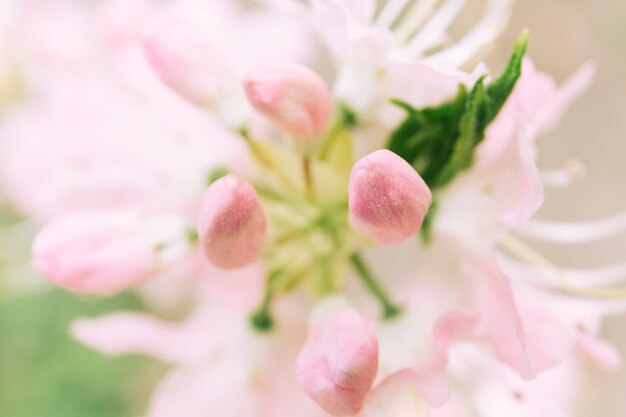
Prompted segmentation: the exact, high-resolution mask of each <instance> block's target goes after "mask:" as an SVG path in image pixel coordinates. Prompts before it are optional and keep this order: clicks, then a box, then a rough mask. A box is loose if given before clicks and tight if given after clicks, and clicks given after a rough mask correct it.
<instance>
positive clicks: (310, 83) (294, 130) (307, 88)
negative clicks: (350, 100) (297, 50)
mask: <svg viewBox="0 0 626 417" xmlns="http://www.w3.org/2000/svg"><path fill="white" fill-rule="evenodd" d="M243 85H244V88H245V90H246V94H247V95H248V99H249V100H250V103H252V105H253V106H254V108H255V109H257V110H258V111H259V112H261V113H262V114H263V115H265V116H266V117H268V118H269V119H270V120H271V121H273V122H274V123H276V124H277V125H278V126H280V127H281V128H282V129H284V130H285V131H286V132H288V133H291V134H292V135H294V136H296V137H297V138H301V139H302V140H305V141H309V140H311V139H315V138H316V137H318V136H319V135H320V134H321V133H322V132H323V131H324V129H325V128H326V126H327V125H328V122H329V120H330V116H331V106H332V99H331V97H330V92H329V90H328V86H327V85H326V83H325V82H324V80H322V79H321V78H320V76H319V75H317V74H316V73H315V72H313V71H311V70H310V69H308V68H306V67H304V66H301V65H296V64H292V63H279V64H266V65H263V66H258V67H255V68H253V69H252V70H250V72H248V74H247V75H246V76H245V78H244V80H243Z"/></svg>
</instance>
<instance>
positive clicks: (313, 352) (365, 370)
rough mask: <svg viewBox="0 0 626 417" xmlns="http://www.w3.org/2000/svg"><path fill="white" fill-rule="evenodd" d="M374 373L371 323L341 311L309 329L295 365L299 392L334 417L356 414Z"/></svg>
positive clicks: (375, 356)
mask: <svg viewBox="0 0 626 417" xmlns="http://www.w3.org/2000/svg"><path fill="white" fill-rule="evenodd" d="M377 370H378V340H377V338H376V329H375V325H374V322H373V321H372V320H371V319H370V318H369V317H367V316H365V315H363V314H361V313H358V312H357V311H354V310H351V309H341V310H339V311H335V312H332V313H330V314H329V316H328V317H326V318H325V319H323V320H322V322H321V323H318V324H316V325H314V326H313V328H312V329H311V331H310V333H309V337H308V339H307V341H306V343H305V345H304V347H303V348H302V351H301V352H300V356H299V358H298V364H297V372H298V381H299V382H300V386H301V387H302V389H303V390H304V391H305V392H306V393H307V394H308V395H309V396H310V397H311V398H312V399H313V400H315V402H317V403H318V404H319V405H320V406H321V407H322V408H324V409H325V410H326V411H327V412H329V413H330V414H332V415H336V416H343V415H348V414H355V413H357V412H358V411H359V410H360V409H361V406H362V404H363V400H364V399H365V395H366V394H367V392H368V391H369V389H370V387H371V386H372V384H373V382H374V378H375V377H376V372H377Z"/></svg>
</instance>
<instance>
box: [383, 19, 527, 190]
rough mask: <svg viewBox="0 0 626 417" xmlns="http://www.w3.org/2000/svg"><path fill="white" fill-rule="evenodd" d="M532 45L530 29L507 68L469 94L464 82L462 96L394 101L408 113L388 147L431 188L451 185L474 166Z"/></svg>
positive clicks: (483, 79) (475, 86)
mask: <svg viewBox="0 0 626 417" xmlns="http://www.w3.org/2000/svg"><path fill="white" fill-rule="evenodd" d="M527 45H528V32H527V31H524V32H522V34H521V35H520V36H519V38H518V40H517V43H516V44H515V48H514V49H513V53H512V54H511V57H510V58H509V62H508V64H507V66H506V68H505V70H504V71H503V72H502V74H501V75H500V76H498V77H497V78H496V79H494V80H493V81H492V82H491V83H490V84H489V85H487V86H486V87H485V85H484V84H485V76H483V77H481V78H480V79H479V80H478V81H477V82H476V84H475V85H474V86H473V88H472V90H471V91H470V92H469V93H468V92H467V89H466V88H465V86H463V85H460V86H459V91H458V93H457V95H456V97H454V98H452V99H450V100H448V101H446V102H444V103H442V104H440V105H438V106H434V107H425V108H422V109H417V108H415V107H413V106H412V105H411V104H410V103H407V102H404V101H401V100H397V99H394V100H391V102H392V103H393V104H394V105H396V106H398V107H400V108H402V109H403V110H404V111H406V113H407V115H406V119H405V120H404V121H403V122H402V123H401V124H400V126H398V128H397V129H396V130H395V131H394V132H393V133H392V134H391V136H390V138H389V140H388V142H387V148H388V149H389V150H391V151H392V152H395V153H396V154H398V155H400V156H401V157H403V158H404V159H405V160H406V161H407V162H409V163H410V164H411V165H412V166H413V167H414V168H415V169H416V170H417V171H418V172H419V173H420V175H421V176H422V177H423V178H424V181H426V183H427V184H428V185H429V187H430V188H431V190H436V189H438V188H442V187H444V186H446V185H447V184H448V183H449V182H450V181H452V179H454V177H455V176H456V175H457V174H458V173H460V172H461V171H463V170H465V169H467V168H469V167H470V166H471V163H472V156H473V153H474V150H475V148H476V146H477V145H478V144H479V143H480V142H481V141H482V140H483V138H484V136H485V131H486V129H487V127H488V126H489V124H490V123H491V122H492V121H493V120H494V119H495V118H496V116H497V115H498V113H499V112H500V110H501V109H502V107H503V106H504V104H505V103H506V100H507V99H508V97H509V96H510V95H511V92H512V91H513V89H514V87H515V84H516V83H517V80H518V79H519V77H520V75H521V72H522V59H523V58H524V55H525V53H526V48H527Z"/></svg>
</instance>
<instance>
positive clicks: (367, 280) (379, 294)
mask: <svg viewBox="0 0 626 417" xmlns="http://www.w3.org/2000/svg"><path fill="white" fill-rule="evenodd" d="M350 262H351V263H352V266H353V267H354V269H355V271H356V272H357V273H358V274H359V277H360V278H361V281H363V284H365V286H366V287H367V289H368V290H369V292H370V293H371V294H372V295H373V296H374V297H376V298H377V299H378V301H379V302H380V304H381V305H382V307H383V311H384V313H383V317H384V319H385V320H390V319H392V318H394V317H395V316H397V315H398V314H400V312H401V311H402V309H401V308H400V307H398V306H396V305H395V304H394V303H393V302H392V301H391V300H390V299H389V297H388V296H387V294H386V293H385V291H384V290H383V288H382V287H381V285H380V284H379V283H378V281H377V280H376V278H375V277H374V275H373V274H372V272H371V271H370V270H369V268H368V267H367V265H366V264H365V261H364V260H363V258H362V257H361V255H359V254H358V253H357V252H355V253H353V254H352V256H350Z"/></svg>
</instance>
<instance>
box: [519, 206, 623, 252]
mask: <svg viewBox="0 0 626 417" xmlns="http://www.w3.org/2000/svg"><path fill="white" fill-rule="evenodd" d="M624 231H626V211H624V212H622V213H619V214H617V215H615V216H611V217H607V218H604V219H600V220H596V221H591V222H585V223H582V222H581V223H574V222H555V221H545V220H530V221H528V222H527V223H526V224H524V225H523V226H521V227H519V228H518V229H517V230H516V232H517V233H519V234H520V235H522V236H526V237H530V238H533V239H539V240H545V241H549V242H556V243H568V244H574V243H583V242H591V241H594V240H600V239H606V238H609V237H611V236H615V235H617V234H619V233H622V232H624Z"/></svg>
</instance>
